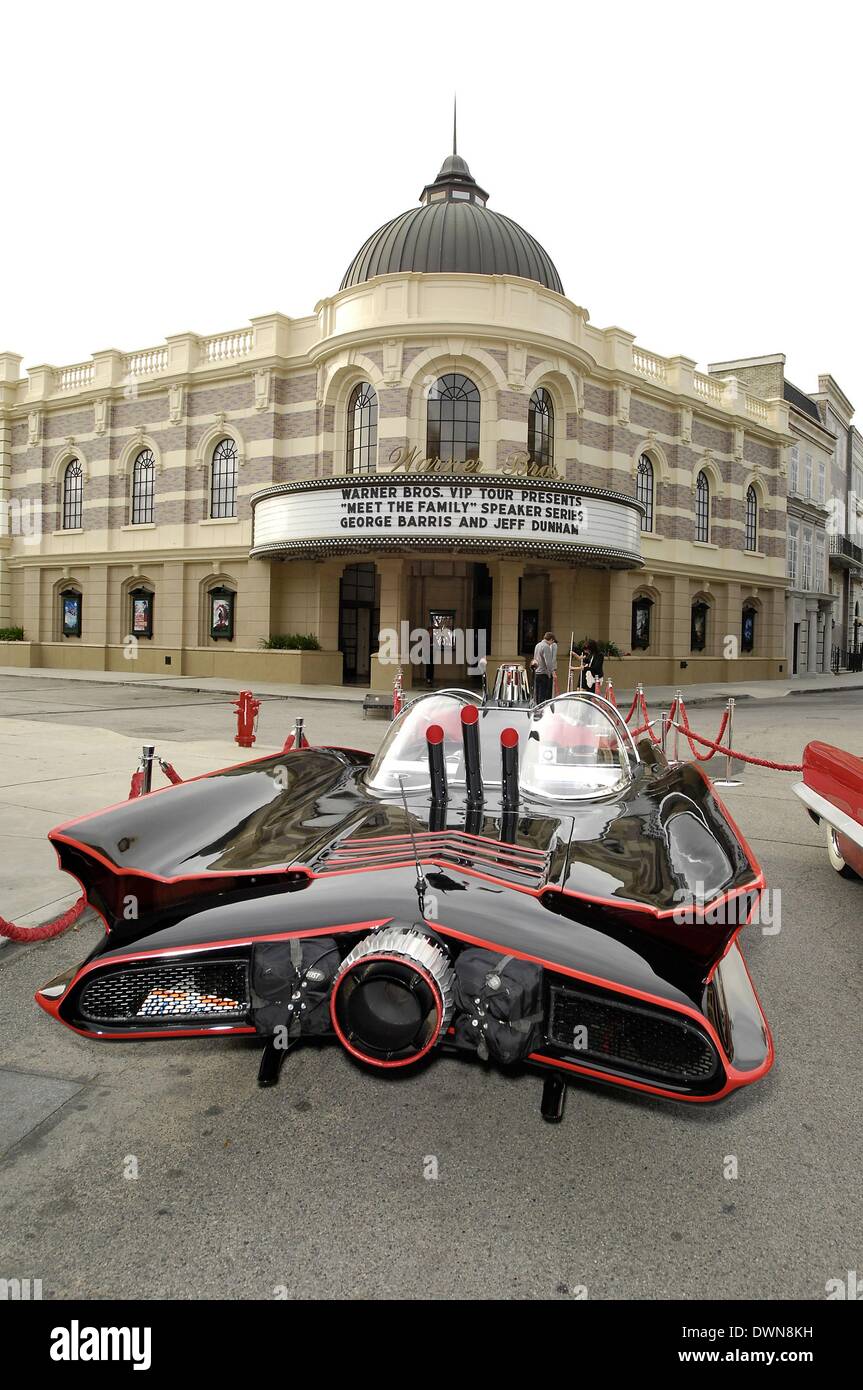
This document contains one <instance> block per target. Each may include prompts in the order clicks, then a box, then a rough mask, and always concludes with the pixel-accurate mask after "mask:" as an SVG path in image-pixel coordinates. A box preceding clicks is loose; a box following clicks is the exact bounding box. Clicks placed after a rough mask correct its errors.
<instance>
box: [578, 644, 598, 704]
mask: <svg viewBox="0 0 863 1390" xmlns="http://www.w3.org/2000/svg"><path fill="white" fill-rule="evenodd" d="M601 680H602V652H601V651H600V650H599V648H598V646H597V645H596V643H595V642H594V640H593V638H592V637H591V638H590V639H589V640H588V641H587V642H586V643H585V645H584V651H583V652H582V654H581V674H580V676H579V681H578V688H579V690H588V691H590V690H594V691H595V690H596V688H597V685H598V683H599V681H601Z"/></svg>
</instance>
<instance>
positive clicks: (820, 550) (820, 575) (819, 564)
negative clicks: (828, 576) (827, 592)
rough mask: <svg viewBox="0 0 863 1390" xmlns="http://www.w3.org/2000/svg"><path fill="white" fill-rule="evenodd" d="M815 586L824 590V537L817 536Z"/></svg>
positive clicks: (821, 590) (820, 590)
mask: <svg viewBox="0 0 863 1390" xmlns="http://www.w3.org/2000/svg"><path fill="white" fill-rule="evenodd" d="M815 588H816V589H818V590H819V592H823V591H824V537H823V536H819V537H818V541H817V544H816V547H815Z"/></svg>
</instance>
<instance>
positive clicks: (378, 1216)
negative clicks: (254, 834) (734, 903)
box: [0, 677, 863, 1300]
mask: <svg viewBox="0 0 863 1390" xmlns="http://www.w3.org/2000/svg"><path fill="white" fill-rule="evenodd" d="M294 708H295V707H294V706H292V705H291V704H290V703H289V702H285V701H280V700H269V701H267V702H266V703H265V704H264V706H263V709H262V711H261V720H260V726H259V744H258V746H257V747H258V748H259V749H260V750H261V751H269V750H270V749H272V748H275V747H277V746H279V745H280V744H281V743H282V741H283V739H284V736H285V733H286V732H287V731H288V730H289V728H290V726H291V722H292V717H293V713H294ZM296 708H297V712H299V713H302V714H303V716H304V717H305V719H306V727H307V730H308V732H309V735H310V737H311V739H312V741H313V742H325V741H326V742H334V743H337V742H344V743H345V744H348V745H351V746H354V747H369V748H374V747H376V746H377V744H378V743H379V741H380V739H381V737H382V735H383V733H384V730H385V727H386V726H385V724H384V723H382V722H379V721H377V720H372V719H369V720H367V721H365V722H364V721H363V719H362V716H361V712H360V711H359V710H357V709H355V708H353V707H351V706H348V705H334V706H330V707H328V708H326V709H325V710H324V709H322V708H319V707H315V706H310V705H305V706H304V707H303V708H301V709H300V708H298V707H296ZM696 716H697V717H696ZM718 722H719V708H718V707H717V708H702V709H699V710H698V711H697V712H695V711H694V712H693V717H692V724H693V727H694V728H695V729H697V730H698V731H699V732H705V733H708V734H710V733H713V732H714V731H715V729H716V727H717V725H718ZM232 734H233V723H232V711H231V708H230V700H229V698H227V697H226V698H216V697H215V696H214V695H213V694H212V693H209V694H201V695H200V696H195V695H193V694H192V693H191V692H189V691H176V692H173V691H158V692H155V691H147V690H146V689H140V690H138V689H136V688H135V687H128V686H124V687H105V686H99V685H96V684H94V685H88V684H86V683H80V682H77V683H73V682H59V681H56V680H52V681H41V682H40V681H39V680H38V679H32V678H27V679H18V678H14V677H10V678H5V677H4V678H2V679H0V851H2V858H0V868H2V872H0V913H2V914H3V915H4V916H14V915H17V916H20V915H21V913H22V912H25V911H30V910H31V909H37V908H39V907H42V906H43V905H45V904H49V903H61V902H64V901H69V900H71V896H75V895H76V889H75V885H74V884H72V885H70V884H69V882H68V881H67V880H65V879H64V876H63V875H61V874H60V872H59V870H58V869H57V867H56V862H55V859H54V855H53V852H52V851H51V850H50V848H49V847H48V846H47V844H46V842H45V838H44V837H45V832H46V831H47V830H48V829H49V828H50V827H51V826H52V825H54V824H56V823H58V822H59V821H61V820H63V819H64V818H67V817H70V816H72V815H75V814H81V813H82V812H85V811H88V810H92V809H96V808H97V807H98V806H100V805H105V804H108V803H110V802H115V801H118V800H122V799H123V798H124V797H125V796H126V794H127V791H128V782H129V776H130V774H131V771H132V770H133V767H134V757H135V754H136V751H139V748H140V744H141V743H143V742H145V741H155V742H156V743H157V745H159V748H160V751H164V755H165V756H167V757H169V758H170V759H171V761H174V762H175V763H176V765H177V767H178V768H179V770H180V771H181V772H182V773H184V774H185V773H188V772H196V771H203V770H205V769H206V768H207V767H215V766H219V765H225V764H226V763H229V762H233V761H238V760H239V757H240V756H241V755H238V752H237V749H236V747H235V746H234V745H233V744H232V742H231V739H232ZM812 738H823V739H825V740H826V741H828V742H835V743H837V744H839V745H841V746H843V747H846V748H849V749H851V750H852V751H858V752H859V751H860V750H861V749H863V691H857V692H853V691H848V692H843V693H836V694H830V695H829V696H825V695H817V696H816V695H805V696H800V697H795V696H789V697H786V698H784V699H782V700H777V701H775V702H769V701H762V700H759V701H748V702H741V703H740V704H739V705H738V708H737V713H736V720H735V738H734V742H735V744H736V745H737V746H739V747H740V748H742V749H745V750H748V751H750V752H754V753H757V754H759V755H760V756H765V757H769V758H774V759H780V760H789V761H799V760H800V755H801V752H802V749H803V746H804V744H805V743H806V742H807V741H808V740H810V739H812ZM256 751H257V750H256ZM793 781H794V775H793V774H785V773H777V772H770V771H766V770H765V771H762V770H754V769H750V770H747V772H746V773H745V774H744V777H743V780H742V785H741V786H739V787H736V788H732V789H729V790H728V791H727V792H724V796H725V799H726V802H727V804H728V806H729V808H730V810H731V812H732V814H733V815H734V817H735V819H736V820H737V821H738V823H739V825H740V827H741V829H742V831H743V833H744V834H745V835H746V837H747V839H748V840H749V842H750V844H751V846H752V848H753V849H754V850H755V852H756V854H757V855H758V857H759V858H760V859H761V862H762V864H763V866H764V869H765V872H766V875H767V879H768V883H769V885H770V890H771V899H770V904H769V906H770V910H771V914H772V920H771V922H770V923H767V922H765V923H764V926H763V927H758V926H756V927H751V928H748V929H746V930H745V931H744V933H743V938H742V944H743V948H744V952H745V955H746V958H747V962H748V964H749V968H750V971H751V973H752V976H753V979H754V981H755V985H756V988H757V989H758V992H759V995H760V997H761V1000H762V1004H763V1006H764V1010H765V1013H766V1015H767V1018H768V1020H769V1021H770V1024H771V1027H772V1029H773V1034H774V1040H775V1044H776V1051H777V1063H776V1066H775V1068H774V1070H773V1071H772V1073H771V1074H770V1075H769V1076H768V1077H767V1078H766V1079H765V1080H764V1081H762V1082H761V1083H760V1084H758V1085H755V1086H753V1087H751V1088H749V1089H747V1090H745V1091H743V1092H740V1093H738V1094H737V1095H735V1096H733V1097H732V1098H731V1099H730V1100H729V1101H728V1102H725V1103H723V1104H721V1105H719V1106H715V1107H710V1106H692V1107H684V1106H675V1105H673V1104H672V1103H667V1102H662V1101H654V1100H647V1099H641V1098H638V1097H636V1096H634V1095H624V1094H619V1093H616V1092H612V1091H605V1090H602V1089H600V1088H593V1087H590V1086H587V1085H574V1086H572V1087H570V1089H569V1094H568V1101H567V1110H566V1115H565V1117H564V1121H563V1123H562V1124H561V1125H559V1126H550V1125H546V1124H544V1123H543V1122H542V1120H541V1118H540V1114H539V1099H540V1090H541V1084H540V1081H539V1080H538V1079H537V1078H536V1076H534V1075H531V1074H527V1073H526V1074H523V1075H520V1076H516V1077H504V1076H503V1075H501V1074H500V1073H499V1072H495V1071H486V1070H484V1069H483V1068H482V1067H480V1066H478V1065H471V1064H466V1063H459V1062H454V1061H448V1060H439V1061H437V1062H435V1063H433V1064H432V1065H430V1066H429V1067H427V1068H426V1069H425V1070H423V1071H421V1072H419V1073H418V1074H416V1075H411V1076H404V1077H399V1078H398V1079H397V1080H393V1079H382V1078H381V1077H380V1076H371V1075H369V1074H368V1073H366V1072H364V1071H362V1070H360V1069H359V1068H358V1067H357V1066H355V1065H354V1064H353V1063H352V1062H351V1061H350V1059H349V1058H348V1056H347V1055H346V1054H345V1053H344V1052H343V1051H342V1050H341V1049H340V1048H339V1047H338V1046H336V1045H334V1046H325V1047H321V1048H320V1049H318V1048H313V1047H307V1048H305V1049H304V1050H302V1051H298V1052H296V1053H294V1054H292V1055H291V1056H290V1057H289V1058H288V1059H287V1062H286V1064H285V1067H284V1069H283V1072H282V1079H281V1083H280V1085H279V1086H278V1087H276V1088H274V1089H272V1090H265V1091H262V1090H259V1089H258V1087H257V1086H256V1082H255V1077H256V1069H257V1061H258V1048H257V1047H256V1046H255V1045H254V1044H253V1043H252V1044H250V1043H249V1042H247V1041H244V1040H224V1041H215V1040H214V1041H211V1040H205V1041H188V1042H182V1041H165V1042H154V1043H149V1044H140V1045H138V1044H98V1043H93V1042H88V1041H86V1040H85V1039H83V1038H80V1037H78V1036H76V1035H75V1034H73V1033H71V1032H69V1031H68V1030H66V1029H63V1028H60V1027H58V1026H57V1025H56V1024H55V1023H54V1022H52V1021H51V1020H50V1019H49V1018H48V1017H47V1016H46V1015H45V1014H43V1013H42V1012H41V1011H40V1010H39V1009H38V1008H37V1007H36V1005H35V1004H34V1002H33V993H34V990H35V989H36V988H37V987H38V986H39V985H40V984H41V983H44V981H46V980H47V979H49V978H50V977H51V976H52V975H54V974H55V973H57V972H58V971H59V970H61V969H63V968H65V967H66V966H67V965H69V964H70V963H72V962H74V961H76V960H78V959H80V958H82V957H83V956H84V955H85V954H86V953H87V951H88V950H89V949H90V947H91V946H92V944H93V942H94V941H95V940H96V937H97V932H98V930H99V928H97V927H96V926H95V925H94V924H92V923H89V924H86V925H84V926H83V927H82V928H81V930H80V931H79V932H71V933H68V934H66V935H65V936H63V937H61V938H59V939H57V940H55V941H51V942H47V943H44V944H40V945H29V944H28V945H25V946H20V947H19V946H12V947H7V948H5V949H4V950H0V1153H2V1158H0V1278H11V1277H15V1276H17V1277H20V1278H27V1277H29V1278H40V1279H42V1281H43V1290H44V1296H45V1297H46V1298H52V1297H53V1298H58V1297H93V1298H106V1297H120V1298H165V1297H167V1298H200V1297H229V1298H272V1297H275V1296H277V1291H278V1292H279V1293H281V1292H282V1291H286V1292H287V1294H288V1296H290V1297H298V1298H311V1297H318V1296H324V1297H326V1296H332V1297H337V1298H354V1297H369V1296H371V1297H376V1298H384V1299H385V1298H397V1297H430V1298H436V1299H438V1298H439V1299H447V1298H459V1297H462V1298H489V1297H502V1298H557V1299H560V1300H566V1299H568V1298H573V1297H575V1296H576V1294H577V1291H578V1290H579V1289H582V1288H586V1290H587V1294H588V1297H590V1298H594V1299H607V1298H618V1297H635V1298H644V1299H647V1298H675V1297H678V1298H688V1299H695V1298H722V1299H725V1298H730V1299H735V1298H764V1299H773V1298H779V1297H787V1298H795V1299H807V1300H808V1299H821V1298H823V1297H824V1294H825V1284H826V1281H827V1280H828V1279H831V1278H836V1277H839V1278H843V1279H844V1278H845V1276H846V1274H847V1271H849V1270H855V1269H856V1270H860V1269H863V1165H861V1161H860V1132H861V1101H860V1090H861V1086H860V1083H861V1077H863V1043H861V980H863V969H861V966H863V883H860V882H851V881H847V880H843V879H841V878H839V877H838V876H837V875H836V874H835V873H834V872H833V870H832V869H831V868H830V866H829V864H828V861H827V856H826V853H825V850H824V848H823V839H822V835H821V833H820V832H819V830H818V829H817V828H816V827H815V826H814V825H813V824H812V823H811V822H810V821H809V820H808V818H807V817H806V815H805V814H804V812H803V810H802V807H801V806H800V804H799V802H798V801H797V800H796V798H795V797H794V796H793V794H792V791H791V784H792V782H793ZM52 910H54V909H52ZM43 915H50V912H49V913H47V914H45V913H44V912H43ZM32 920H34V921H35V920H38V916H34V917H33V918H32ZM777 922H778V924H779V928H780V929H779V930H776V926H777ZM764 928H766V930H765V929H764ZM731 1158H734V1159H736V1169H737V1176H736V1178H734V1177H728V1176H726V1174H728V1173H729V1172H730V1171H731V1170H732V1169H733V1167H734V1165H733V1164H731V1163H730V1162H729V1160H730V1159H731ZM135 1174H137V1176H135Z"/></svg>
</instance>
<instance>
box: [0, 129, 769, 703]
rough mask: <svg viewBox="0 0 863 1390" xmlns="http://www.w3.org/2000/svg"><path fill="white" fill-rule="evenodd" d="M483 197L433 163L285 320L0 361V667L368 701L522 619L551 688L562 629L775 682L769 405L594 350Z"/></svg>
mask: <svg viewBox="0 0 863 1390" xmlns="http://www.w3.org/2000/svg"><path fill="white" fill-rule="evenodd" d="M489 204H490V199H489V195H488V194H487V193H486V191H485V190H484V189H483V188H482V187H481V186H480V184H479V183H478V182H477V181H476V179H475V178H474V177H473V175H472V173H471V171H470V169H469V167H468V164H467V162H466V161H465V160H464V159H463V158H462V157H461V156H460V155H458V154H457V153H455V151H454V152H453V154H452V155H449V156H448V157H447V158H446V159H445V160H444V163H443V165H442V167H441V169H440V172H439V173H438V175H437V177H436V178H435V179H434V181H433V182H431V183H429V184H426V186H425V187H424V188H423V190H422V193H421V195H420V200H419V204H418V205H417V206H416V207H414V208H411V209H408V210H407V211H406V212H403V213H401V214H400V215H399V216H396V217H393V218H392V219H391V220H389V221H387V222H385V223H384V224H383V225H382V226H381V227H379V228H378V229H377V230H376V231H375V232H373V233H372V234H371V235H370V236H369V237H368V239H367V240H366V241H365V242H364V243H363V245H362V246H361V247H360V249H359V250H358V251H357V253H356V255H355V256H354V258H353V260H352V261H351V262H350V264H349V266H348V268H347V270H346V272H345V274H344V276H343V278H342V281H341V286H340V288H339V290H338V291H337V292H336V293H335V294H333V295H331V296H329V297H326V298H323V299H322V300H320V302H319V303H318V304H317V305H316V306H315V309H314V313H313V314H312V315H311V316H309V317H307V318H300V319H289V318H287V317H285V316H283V315H281V314H278V313H274V314H269V315H264V316H262V317H259V318H255V319H252V320H251V321H250V323H249V324H248V325H247V326H245V327H243V328H240V329H237V330H234V331H231V332H225V333H221V334H217V335H214V336H211V337H199V336H198V335H196V334H176V335H174V336H172V337H169V338H167V339H166V340H165V342H164V343H163V344H160V345H159V346H156V347H152V348H146V349H141V350H137V351H132V352H129V353H120V352H115V351H107V352H103V353H97V354H95V356H94V357H93V358H92V359H90V360H88V361H84V362H80V363H76V364H74V365H71V366H65V367H53V366H43V367H37V368H31V369H30V370H29V371H28V373H27V374H26V375H24V376H22V375H21V358H20V357H18V356H16V355H15V354H13V353H5V354H0V518H5V534H3V531H2V530H0V630H8V631H7V633H6V638H7V640H3V638H2V636H0V665H4V664H6V665H9V664H18V665H29V666H61V667H76V668H79V669H91V670H104V669H107V670H124V671H128V670H130V669H137V670H139V671H142V672H148V673H154V672H165V671H166V668H170V672H171V674H174V675H189V676H209V675H224V676H226V677H231V678H233V677H237V678H238V679H242V680H244V681H254V680H283V681H285V682H290V683H294V682H300V683H309V684H315V685H317V684H340V683H342V682H356V683H360V684H363V685H366V686H372V687H374V688H377V689H386V688H389V687H391V685H392V681H393V677H394V674H395V671H396V669H397V666H398V665H399V664H401V666H402V668H403V677H404V682H405V685H410V684H411V683H421V682H424V681H425V680H427V679H435V680H438V679H442V678H446V679H447V681H448V682H450V683H451V682H452V681H453V680H455V681H456V682H458V681H460V680H464V679H467V678H468V674H469V672H468V668H469V666H470V665H471V659H472V658H473V657H475V655H476V654H477V652H478V651H481V650H482V647H483V645H485V647H486V648H487V650H488V652H489V662H490V668H491V671H492V673H493V671H494V669H495V666H496V664H497V663H499V662H501V661H506V660H518V659H522V658H525V657H527V656H529V655H530V654H532V651H533V647H534V645H535V643H536V641H537V640H538V638H539V637H541V635H542V633H543V632H544V631H545V630H546V629H548V628H551V629H552V630H553V631H555V632H556V634H557V637H558V639H559V641H560V644H561V672H560V675H561V683H562V684H563V683H564V682H565V678H566V673H565V665H566V660H565V655H564V653H565V651H566V649H567V645H568V640H569V636H570V633H572V634H574V636H575V637H576V638H585V637H587V636H593V637H595V638H597V639H599V640H601V641H606V642H610V643H612V644H614V647H615V648H616V649H617V650H618V651H619V652H620V654H621V655H620V659H619V661H618V660H615V661H614V662H612V663H610V665H609V669H610V670H611V672H612V674H613V675H614V677H615V679H616V680H617V681H618V682H623V683H624V684H629V683H631V682H632V681H633V680H634V679H641V680H643V681H645V682H663V683H665V682H671V681H673V682H674V683H679V684H681V685H683V684H690V683H691V682H693V681H699V680H711V681H713V680H717V679H723V678H724V677H725V676H726V675H728V676H729V677H731V676H733V677H734V678H735V679H739V678H741V676H742V675H743V674H744V669H743V668H744V667H745V674H746V675H748V676H749V677H750V678H753V679H755V678H762V677H766V676H773V675H779V674H782V672H783V670H784V669H785V667H784V663H785V656H784V593H785V588H786V580H785V490H786V489H785V453H786V450H787V448H788V445H789V443H790V441H791V436H790V435H789V432H788V406H787V403H786V402H784V401H783V400H779V399H771V400H763V399H761V398H760V397H758V396H756V395H754V394H753V393H752V392H751V391H750V390H748V389H746V388H745V387H744V386H743V385H742V384H741V383H740V382H739V381H738V380H737V379H736V378H735V377H734V376H727V377H720V376H715V375H711V376H705V375H702V374H700V373H699V372H697V371H696V370H695V364H694V362H693V361H692V360H691V359H688V358H686V357H683V356H677V357H672V358H663V357H659V356H658V355H656V354H654V353H651V352H649V351H647V350H646V349H644V348H641V347H640V346H636V343H635V340H634V337H633V335H632V334H630V333H627V332H625V331H624V330H623V329H620V328H606V329H600V328H597V327H595V326H594V325H593V324H591V322H590V320H589V316H588V314H587V312H586V310H585V309H583V308H580V307H579V306H578V305H577V304H576V303H574V302H573V301H572V300H571V299H569V298H567V297H566V295H565V293H564V289H563V285H562V283H561V279H560V276H559V274H558V271H557V269H556V267H555V264H554V261H553V260H552V258H551V256H550V255H549V253H548V252H547V251H546V250H545V248H544V247H543V246H542V245H540V243H539V242H538V241H537V240H536V238H535V237H533V236H532V235H531V234H530V233H529V232H528V231H526V230H525V229H524V228H523V227H522V226H521V225H520V224H519V223H518V222H516V221H514V220H512V219H511V218H510V217H508V216H505V215H504V214H503V213H501V212H498V211H497V210H496V209H495V208H494V207H493V206H490V205H489ZM22 629H23V640H8V639H9V638H10V637H11V638H13V639H15V638H19V637H20V631H21V630H22ZM16 630H17V631H16ZM427 633H430V634H432V635H433V637H434V642H433V644H432V653H433V655H432V659H431V661H429V660H428V659H427V652H424V649H423V644H422V641H417V640H416V639H417V637H419V638H422V636H423V634H427ZM298 636H299V637H301V638H304V639H309V638H311V639H312V640H311V641H309V640H306V641H305V642H304V643H303V644H298V643H297V641H296V638H297V637H298ZM262 643H267V644H269V645H268V647H267V648H266V649H265V648H263V647H262ZM274 643H275V644H277V645H276V647H275V648H273V644H274ZM449 659H451V662H452V664H449V665H446V664H445V662H446V661H447V660H449ZM132 662H134V663H136V665H135V666H134V667H132V666H131V665H130V663H132ZM627 668H629V669H627Z"/></svg>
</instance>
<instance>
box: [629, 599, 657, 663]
mask: <svg viewBox="0 0 863 1390" xmlns="http://www.w3.org/2000/svg"><path fill="white" fill-rule="evenodd" d="M652 610H653V599H652V598H648V597H647V595H646V594H639V595H638V596H637V597H636V598H634V599H633V600H632V633H631V646H632V649H633V651H635V650H636V649H637V648H640V649H641V650H642V651H643V650H645V649H646V648H647V647H649V646H650V615H651V612H652Z"/></svg>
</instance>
